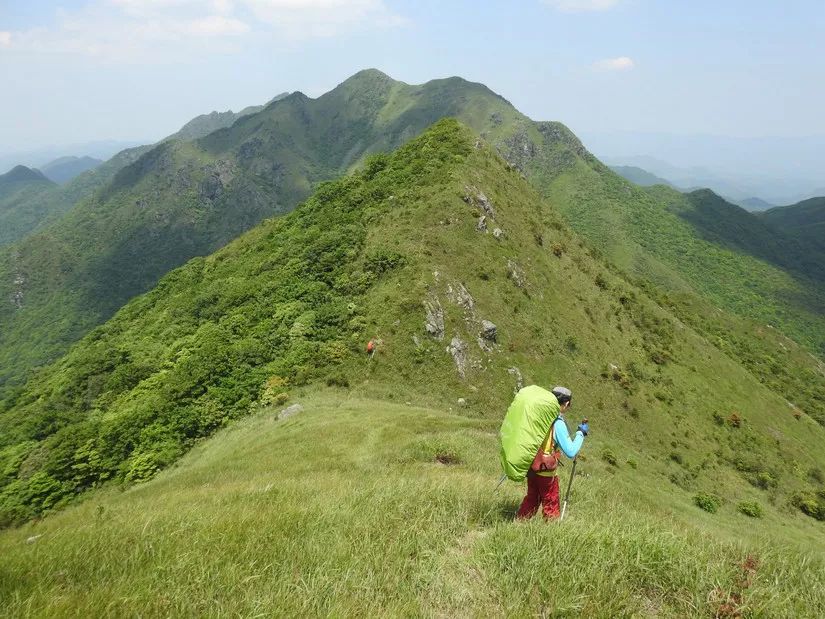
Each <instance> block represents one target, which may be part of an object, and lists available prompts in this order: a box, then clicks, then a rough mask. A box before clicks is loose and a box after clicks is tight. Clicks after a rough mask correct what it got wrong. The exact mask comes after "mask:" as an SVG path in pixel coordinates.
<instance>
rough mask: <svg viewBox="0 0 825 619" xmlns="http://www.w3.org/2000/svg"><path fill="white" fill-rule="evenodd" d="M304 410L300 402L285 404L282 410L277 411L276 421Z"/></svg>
mask: <svg viewBox="0 0 825 619" xmlns="http://www.w3.org/2000/svg"><path fill="white" fill-rule="evenodd" d="M303 411H304V407H303V406H301V405H300V404H293V405H292V406H287V407H286V408H285V409H284V410H282V411H281V412H280V413H278V421H281V420H283V419H289V418H290V417H294V416H295V415H297V414H298V413H302V412H303Z"/></svg>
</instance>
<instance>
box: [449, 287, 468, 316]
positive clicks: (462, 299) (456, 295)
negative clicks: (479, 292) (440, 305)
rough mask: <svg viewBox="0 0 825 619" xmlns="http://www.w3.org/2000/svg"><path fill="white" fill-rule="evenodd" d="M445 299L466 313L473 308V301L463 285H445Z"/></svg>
mask: <svg viewBox="0 0 825 619" xmlns="http://www.w3.org/2000/svg"><path fill="white" fill-rule="evenodd" d="M447 298H448V299H450V301H452V302H453V303H455V304H456V305H458V306H459V307H461V308H463V309H464V310H466V311H468V312H472V311H473V308H474V307H475V300H474V299H473V295H471V294H470V291H469V290H467V288H466V287H465V286H464V284H455V285H453V284H447Z"/></svg>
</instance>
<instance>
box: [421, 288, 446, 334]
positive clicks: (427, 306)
mask: <svg viewBox="0 0 825 619" xmlns="http://www.w3.org/2000/svg"><path fill="white" fill-rule="evenodd" d="M424 311H425V312H426V318H425V320H424V330H425V331H426V332H427V333H429V334H430V335H431V336H432V337H434V338H435V339H437V340H442V339H444V309H443V308H442V307H441V302H440V301H439V300H438V298H437V297H434V296H431V297H430V298H429V299H427V300H425V301H424Z"/></svg>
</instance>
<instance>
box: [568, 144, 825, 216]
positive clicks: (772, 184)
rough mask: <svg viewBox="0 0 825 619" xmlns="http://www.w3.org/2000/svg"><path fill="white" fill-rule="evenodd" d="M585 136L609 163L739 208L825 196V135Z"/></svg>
mask: <svg viewBox="0 0 825 619" xmlns="http://www.w3.org/2000/svg"><path fill="white" fill-rule="evenodd" d="M581 136H582V139H583V141H584V143H585V144H586V145H587V147H588V148H589V149H590V150H591V151H592V152H593V153H594V154H595V155H596V156H598V157H599V158H600V159H601V160H602V161H604V162H605V163H608V164H610V165H616V166H636V167H639V168H642V169H644V170H646V171H647V172H650V173H651V174H654V175H656V176H660V177H662V178H664V179H667V180H668V181H669V182H671V183H672V184H674V185H676V186H678V187H680V188H682V189H688V190H689V189H696V188H700V187H708V188H710V189H713V190H714V191H715V192H716V193H718V194H720V195H723V196H725V197H726V198H729V199H732V200H735V201H737V202H738V203H740V204H741V201H743V200H746V199H748V198H754V197H756V198H759V199H761V200H763V201H765V202H767V203H768V204H771V205H774V204H792V203H795V202H799V201H800V200H804V199H807V198H811V197H815V196H819V195H823V194H825V158H823V156H822V153H823V152H825V136H810V137H800V138H785V137H769V138H732V137H723V136H703V135H693V136H681V135H670V134H660V133H631V132H626V133H621V132H616V133H603V132H602V133H599V132H588V131H582V132H581ZM743 206H744V205H743Z"/></svg>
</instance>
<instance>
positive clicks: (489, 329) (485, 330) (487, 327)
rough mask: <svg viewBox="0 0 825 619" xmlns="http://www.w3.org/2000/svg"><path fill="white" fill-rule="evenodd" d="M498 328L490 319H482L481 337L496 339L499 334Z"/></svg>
mask: <svg viewBox="0 0 825 619" xmlns="http://www.w3.org/2000/svg"><path fill="white" fill-rule="evenodd" d="M496 332H497V328H496V326H495V325H494V324H493V323H492V322H490V321H489V320H482V321H481V337H483V338H484V339H485V340H487V341H489V342H495V341H496V335H497V333H496Z"/></svg>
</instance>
